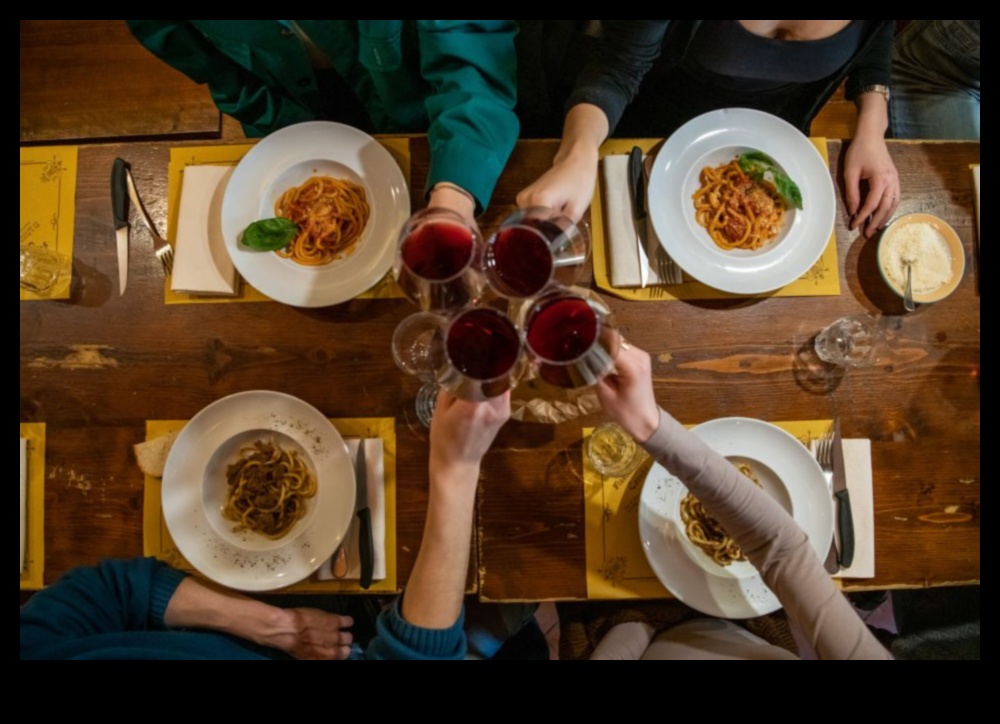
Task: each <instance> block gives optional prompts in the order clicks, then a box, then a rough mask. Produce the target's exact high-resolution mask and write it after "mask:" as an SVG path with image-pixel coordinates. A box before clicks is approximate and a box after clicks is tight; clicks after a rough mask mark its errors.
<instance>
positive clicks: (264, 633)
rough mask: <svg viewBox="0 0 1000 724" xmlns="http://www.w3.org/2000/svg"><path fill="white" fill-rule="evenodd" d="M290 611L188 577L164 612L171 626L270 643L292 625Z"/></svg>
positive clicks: (172, 627)
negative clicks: (270, 639)
mask: <svg viewBox="0 0 1000 724" xmlns="http://www.w3.org/2000/svg"><path fill="white" fill-rule="evenodd" d="M287 619H288V614H287V612H285V611H283V610H281V609H278V608H275V607H273V606H268V605H267V604H264V603H260V602H258V601H254V600H251V599H249V598H246V597H245V596H241V595H239V594H236V593H233V592H231V591H223V590H221V589H215V588H211V587H209V586H208V585H207V584H204V583H201V582H200V581H197V580H195V579H193V578H186V579H184V581H182V582H181V585H180V586H178V587H177V591H176V592H175V593H174V597H173V598H172V599H170V603H169V604H168V606H167V611H166V614H165V615H164V623H165V624H166V625H167V626H168V627H169V628H171V629H198V630H202V631H215V632H218V633H224V634H228V635H230V636H235V637H236V638H240V639H244V640H246V641H252V642H254V643H256V644H260V645H266V644H267V641H268V639H269V638H271V637H273V636H275V635H276V634H278V633H280V632H283V631H285V630H286V629H287V628H288V624H287Z"/></svg>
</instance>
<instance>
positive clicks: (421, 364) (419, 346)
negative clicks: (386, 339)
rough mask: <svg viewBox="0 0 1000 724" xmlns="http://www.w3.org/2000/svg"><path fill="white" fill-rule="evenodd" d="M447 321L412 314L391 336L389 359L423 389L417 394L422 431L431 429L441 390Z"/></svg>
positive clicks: (441, 318) (427, 314)
mask: <svg viewBox="0 0 1000 724" xmlns="http://www.w3.org/2000/svg"><path fill="white" fill-rule="evenodd" d="M446 324H447V320H445V319H444V318H443V317H440V316H438V315H436V314H430V313H427V312H419V313H417V314H411V315H410V316H409V317H407V318H406V319H404V320H403V321H402V322H400V323H399V326H398V327H396V331H395V333H394V334H393V335H392V357H393V359H394V360H395V361H396V366H397V367H399V368H400V369H401V370H403V372H406V373H407V374H408V375H412V376H413V377H416V378H417V379H419V380H421V381H422V382H423V383H424V385H423V387H421V388H420V391H419V392H417V406H416V412H417V419H418V420H420V423H421V424H422V425H423V426H424V427H430V426H431V418H432V417H434V405H435V403H436V402H437V393H438V390H439V389H440V387H439V386H438V384H437V371H438V369H439V368H440V367H441V364H442V362H443V360H444V329H445V326H446Z"/></svg>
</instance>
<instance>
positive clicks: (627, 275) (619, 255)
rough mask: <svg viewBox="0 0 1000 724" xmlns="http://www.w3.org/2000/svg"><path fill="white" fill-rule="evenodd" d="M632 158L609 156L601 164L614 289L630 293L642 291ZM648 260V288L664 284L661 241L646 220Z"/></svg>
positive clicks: (649, 218)
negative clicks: (659, 264) (660, 271)
mask: <svg viewBox="0 0 1000 724" xmlns="http://www.w3.org/2000/svg"><path fill="white" fill-rule="evenodd" d="M628 158H629V157H628V156H621V155H616V156H605V157H604V158H603V159H602V160H601V174H602V177H603V179H604V214H605V219H604V221H605V227H606V229H607V233H608V256H609V266H610V267H611V285H612V286H614V287H621V288H622V289H628V288H633V287H638V286H640V285H641V283H642V281H641V279H640V276H639V255H638V252H637V250H636V245H635V222H634V221H633V220H632V196H631V192H630V191H629V178H628ZM646 243H647V247H646V257H647V258H648V259H649V260H650V261H651V262H652V263H651V264H650V265H649V283H648V286H654V285H657V284H660V283H661V282H660V277H659V275H658V274H657V273H656V254H657V252H658V249H659V248H660V239H659V237H658V236H657V235H656V231H654V230H653V223H652V219H651V217H650V216H649V215H647V216H646Z"/></svg>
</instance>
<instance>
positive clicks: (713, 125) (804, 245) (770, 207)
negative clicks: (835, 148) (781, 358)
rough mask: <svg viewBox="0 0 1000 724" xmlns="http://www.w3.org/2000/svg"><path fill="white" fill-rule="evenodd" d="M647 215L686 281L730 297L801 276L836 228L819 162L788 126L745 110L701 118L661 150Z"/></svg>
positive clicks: (830, 189) (831, 194)
mask: <svg viewBox="0 0 1000 724" xmlns="http://www.w3.org/2000/svg"><path fill="white" fill-rule="evenodd" d="M648 193H649V213H650V218H651V219H652V223H653V226H654V228H655V229H656V233H657V235H658V236H659V238H660V241H661V243H662V244H663V247H664V249H665V250H666V252H667V253H668V254H669V255H670V256H671V258H673V260H674V261H675V262H677V264H678V265H679V266H680V267H681V268H682V269H683V270H684V271H685V272H686V273H687V274H688V275H689V276H691V277H693V278H694V279H697V280H698V281H700V282H702V283H704V284H707V285H708V286H711V287H714V288H715V289H719V290H721V291H725V292H729V293H732V294H742V295H747V294H766V293H768V292H773V291H776V290H778V289H781V288H782V287H784V286H787V285H788V284H791V283H792V282H794V281H796V280H797V279H799V278H800V277H802V276H804V275H805V274H806V273H807V272H809V270H810V269H811V268H812V267H813V265H814V264H815V263H816V262H817V260H819V258H820V257H821V256H822V255H823V252H824V250H825V249H826V246H827V244H828V243H829V240H830V234H831V232H832V231H833V226H834V221H835V215H836V194H835V191H834V186H833V180H832V178H831V176H830V171H829V169H828V168H827V166H826V162H825V161H824V159H823V157H822V156H821V155H820V154H819V152H818V151H817V150H816V148H815V147H814V146H813V144H812V142H811V141H810V140H809V139H808V138H806V137H805V136H804V135H803V134H802V133H801V132H799V131H798V130H797V129H795V128H794V127H793V126H791V125H789V124H788V123H786V122H785V121H783V120H782V119H780V118H777V117H775V116H772V115H769V114H767V113H762V112H760V111H753V110H748V109H724V110H719V111H713V112H711V113H707V114H705V115H703V116H699V117H698V118H695V119H694V120H692V121H690V122H688V123H687V124H685V125H684V126H682V127H681V128H680V129H678V130H677V131H676V132H675V133H674V134H673V135H672V136H671V137H670V138H669V139H667V141H666V143H665V144H664V145H663V147H662V148H661V150H660V152H659V153H658V154H657V156H656V159H655V161H654V164H653V168H652V171H651V173H650V179H649V192H648Z"/></svg>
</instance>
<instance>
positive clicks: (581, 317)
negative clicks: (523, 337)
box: [526, 292, 621, 389]
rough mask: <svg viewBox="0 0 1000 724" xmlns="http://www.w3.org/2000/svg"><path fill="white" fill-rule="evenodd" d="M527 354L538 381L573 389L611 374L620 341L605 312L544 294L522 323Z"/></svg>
mask: <svg viewBox="0 0 1000 724" xmlns="http://www.w3.org/2000/svg"><path fill="white" fill-rule="evenodd" d="M526 329H527V343H528V349H529V350H530V351H531V354H532V355H533V356H534V358H535V360H536V363H537V365H538V374H539V377H541V378H542V379H543V380H545V381H546V382H548V383H549V384H551V385H555V386H557V387H565V388H569V389H576V388H580V387H590V386H591V385H594V384H597V382H598V381H599V380H601V379H602V378H603V377H605V376H606V375H608V374H610V373H611V372H613V371H614V369H615V363H614V360H615V357H616V356H617V355H618V348H619V346H620V344H621V338H620V337H619V335H618V332H617V330H616V329H615V328H614V324H613V321H612V319H611V316H610V312H609V310H608V309H607V307H604V306H603V304H600V303H598V302H596V301H594V300H591V299H585V298H584V297H580V296H577V295H575V294H572V293H569V292H555V293H552V294H548V295H546V296H545V297H543V298H542V299H540V300H538V302H537V303H536V304H535V305H534V307H533V308H532V310H531V311H530V312H529V314H528V318H527V321H526Z"/></svg>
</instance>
